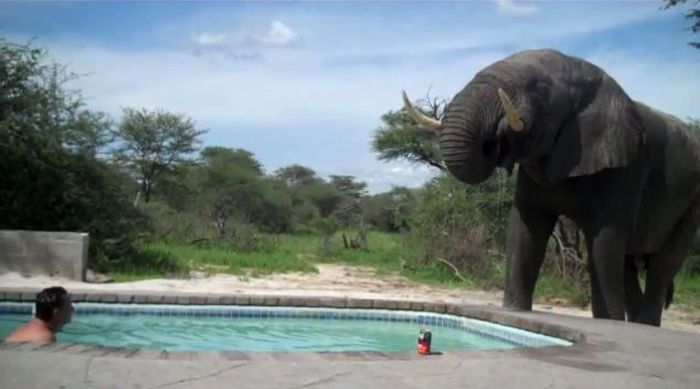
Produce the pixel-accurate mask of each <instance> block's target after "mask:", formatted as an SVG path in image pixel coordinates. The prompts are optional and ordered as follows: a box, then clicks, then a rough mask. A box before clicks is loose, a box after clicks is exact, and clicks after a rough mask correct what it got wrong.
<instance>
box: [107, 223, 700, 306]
mask: <svg viewBox="0 0 700 389" xmlns="http://www.w3.org/2000/svg"><path fill="white" fill-rule="evenodd" d="M341 234H342V232H338V233H336V234H334V235H333V237H332V238H331V240H330V241H329V243H330V244H329V245H328V246H324V243H323V241H324V240H323V237H321V236H319V235H277V236H275V237H273V238H274V239H273V240H272V241H268V243H267V244H266V245H264V247H259V248H258V250H255V251H251V252H247V251H246V250H239V249H236V248H235V247H233V246H230V245H226V244H221V243H214V244H210V245H206V246H197V245H190V244H182V243H166V242H156V243H148V244H144V245H142V246H141V247H140V250H139V251H138V253H137V254H136V255H134V256H133V257H130V258H128V259H125V260H122V261H112V262H101V263H97V264H96V266H95V267H96V270H98V271H101V272H104V273H107V274H109V275H110V276H111V277H112V278H114V279H115V281H118V282H124V281H136V280H143V279H149V278H185V277H187V275H188V274H189V273H190V271H201V272H205V273H221V272H224V273H230V274H247V275H251V276H256V275H263V274H270V273H282V272H315V271H316V267H315V266H314V264H317V263H341V264H347V265H353V266H367V267H372V268H374V269H375V270H376V272H377V274H379V275H381V274H389V273H399V274H402V275H404V276H406V277H407V278H409V279H411V280H414V281H417V282H420V283H425V284H430V285H439V286H451V287H457V288H467V289H470V288H481V289H492V288H494V286H496V287H500V285H502V283H503V274H500V273H499V274H494V275H493V276H492V277H491V278H490V279H488V280H486V279H475V278H474V277H471V276H470V275H469V274H462V276H463V277H464V278H465V280H464V281H462V280H460V279H458V278H457V277H456V276H455V274H454V272H453V270H452V269H449V268H448V267H447V266H444V265H442V264H440V263H429V264H424V265H416V263H419V262H417V261H416V259H417V258H418V257H419V256H420V247H417V244H416V243H415V242H414V241H412V240H411V239H410V237H406V236H401V235H399V234H390V233H385V232H378V231H370V232H369V233H368V236H367V241H368V245H369V250H360V249H355V250H348V249H345V248H344V247H343V243H342V235H341ZM345 234H346V236H348V238H349V237H350V236H354V232H351V231H345ZM270 242H272V243H270ZM496 273H498V272H496ZM501 273H502V272H501ZM588 293H589V292H588V288H587V287H579V288H576V287H574V286H572V285H571V284H570V283H567V282H565V281H562V280H559V279H557V278H554V277H551V276H548V275H546V274H545V275H543V276H541V277H540V279H539V280H538V282H537V287H536V289H535V300H536V301H539V302H551V301H552V300H555V299H563V300H565V301H568V302H569V303H571V304H574V305H579V306H584V305H586V303H587V302H588V298H589V296H588ZM674 304H678V305H679V306H683V307H687V308H691V309H700V277H698V276H694V277H691V276H689V275H687V274H681V275H679V276H678V277H677V278H676V289H675V297H674Z"/></svg>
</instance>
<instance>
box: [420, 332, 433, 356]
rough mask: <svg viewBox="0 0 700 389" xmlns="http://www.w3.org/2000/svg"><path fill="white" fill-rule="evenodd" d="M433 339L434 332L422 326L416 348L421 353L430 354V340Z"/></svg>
mask: <svg viewBox="0 0 700 389" xmlns="http://www.w3.org/2000/svg"><path fill="white" fill-rule="evenodd" d="M431 340H432V334H431V333H430V330H427V329H423V328H421V330H420V332H419V333H418V344H417V345H416V350H417V351H418V354H420V355H429V354H430V341H431Z"/></svg>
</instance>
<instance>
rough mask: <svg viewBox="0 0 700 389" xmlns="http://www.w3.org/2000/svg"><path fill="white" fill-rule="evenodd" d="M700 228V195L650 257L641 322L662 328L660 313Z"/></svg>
mask: <svg viewBox="0 0 700 389" xmlns="http://www.w3.org/2000/svg"><path fill="white" fill-rule="evenodd" d="M698 225H700V196H698V198H696V199H695V203H694V204H693V205H692V206H691V207H690V209H689V210H688V211H687V212H686V213H685V215H683V217H682V218H681V220H680V221H679V222H678V224H677V225H676V227H674V229H673V231H672V232H671V234H670V235H669V238H668V240H667V241H666V242H665V243H664V245H663V246H662V247H661V251H660V252H658V253H656V254H653V255H651V258H650V259H649V268H648V269H647V278H646V287H645V290H644V306H643V308H642V312H641V317H640V322H641V323H645V324H650V325H655V326H660V325H661V313H662V312H663V307H664V305H665V303H666V297H667V295H666V294H667V293H668V292H669V289H670V288H671V284H672V283H673V278H674V277H675V276H676V273H678V271H679V270H680V268H681V266H682V265H683V261H684V260H685V257H686V255H687V253H688V249H689V247H690V245H691V244H692V242H693V239H694V238H695V232H696V231H697V229H698Z"/></svg>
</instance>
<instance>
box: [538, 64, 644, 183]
mask: <svg viewBox="0 0 700 389" xmlns="http://www.w3.org/2000/svg"><path fill="white" fill-rule="evenodd" d="M580 105H581V107H580V108H579V109H578V110H577V111H576V112H575V113H574V115H573V116H572V117H570V118H569V120H567V121H566V122H565V123H564V125H563V126H562V127H561V129H560V130H559V134H558V135H557V139H556V140H555V143H554V145H553V147H552V150H551V153H550V159H549V163H548V166H547V167H546V169H547V175H548V176H549V178H550V179H552V180H553V181H556V180H561V179H564V178H567V177H577V176H584V175H589V174H594V173H596V172H598V171H601V170H603V169H606V168H615V167H622V166H626V165H628V164H630V163H632V162H634V160H635V158H636V156H637V153H638V150H639V147H640V146H641V143H642V136H643V127H642V125H641V121H640V119H639V116H638V114H637V110H636V104H635V103H634V101H632V100H631V99H630V98H629V97H628V96H627V94H626V93H625V92H624V91H623V90H622V88H621V87H620V86H619V85H618V84H617V83H616V82H615V80H613V79H612V78H611V77H609V76H608V75H606V74H605V73H603V74H602V78H601V81H600V83H599V84H598V88H597V89H596V91H595V92H594V93H593V94H592V95H591V96H589V97H588V98H586V99H585V100H583V101H581V102H580Z"/></svg>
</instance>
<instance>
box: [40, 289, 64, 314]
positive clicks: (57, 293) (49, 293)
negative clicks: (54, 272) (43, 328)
mask: <svg viewBox="0 0 700 389" xmlns="http://www.w3.org/2000/svg"><path fill="white" fill-rule="evenodd" d="M67 298H68V292H67V291H66V290H65V289H63V288H62V287H60V286H54V287H52V288H46V289H44V290H42V291H41V292H39V294H37V295H36V317H37V318H38V319H41V320H43V321H49V320H51V318H52V317H53V311H54V309H59V308H61V307H62V306H63V304H64V303H65V302H66V299H67Z"/></svg>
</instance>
